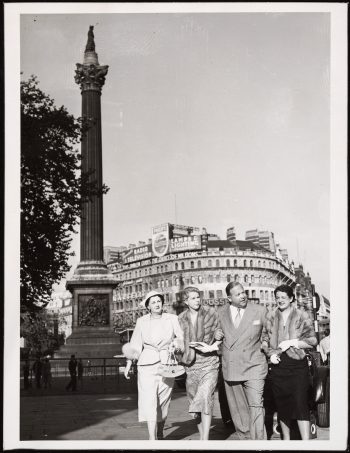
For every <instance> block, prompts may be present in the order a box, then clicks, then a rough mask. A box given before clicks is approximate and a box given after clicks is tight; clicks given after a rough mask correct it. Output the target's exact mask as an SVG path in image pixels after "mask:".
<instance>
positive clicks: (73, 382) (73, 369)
mask: <svg viewBox="0 0 350 453" xmlns="http://www.w3.org/2000/svg"><path fill="white" fill-rule="evenodd" d="M77 365H78V362H77V360H76V358H75V355H74V354H72V355H71V356H70V361H69V363H68V369H69V374H70V381H69V383H68V385H67V387H66V390H69V389H70V388H71V389H72V392H75V391H76V390H77Z"/></svg>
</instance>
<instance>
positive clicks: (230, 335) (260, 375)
mask: <svg viewBox="0 0 350 453" xmlns="http://www.w3.org/2000/svg"><path fill="white" fill-rule="evenodd" d="M265 313H266V308H265V307H263V306H261V305H256V304H253V303H251V302H248V304H247V306H246V308H245V310H244V314H243V316H242V319H241V322H240V324H239V326H238V328H235V327H234V325H233V319H232V315H231V310H230V304H229V303H227V304H226V305H224V306H222V307H220V308H219V309H218V318H219V324H220V328H221V329H222V331H223V332H224V338H223V342H222V372H223V376H224V379H225V380H226V381H246V380H251V379H265V377H266V374H267V360H266V356H265V354H264V352H263V351H262V350H261V336H262V331H263V329H264V327H265V323H266V318H265Z"/></svg>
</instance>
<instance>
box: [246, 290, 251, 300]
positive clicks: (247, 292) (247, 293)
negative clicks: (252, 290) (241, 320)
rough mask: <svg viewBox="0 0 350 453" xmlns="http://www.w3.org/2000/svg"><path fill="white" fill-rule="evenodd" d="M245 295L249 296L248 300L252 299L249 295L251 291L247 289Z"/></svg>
mask: <svg viewBox="0 0 350 453" xmlns="http://www.w3.org/2000/svg"><path fill="white" fill-rule="evenodd" d="M245 293H246V295H247V297H248V299H250V295H249V289H246V290H245Z"/></svg>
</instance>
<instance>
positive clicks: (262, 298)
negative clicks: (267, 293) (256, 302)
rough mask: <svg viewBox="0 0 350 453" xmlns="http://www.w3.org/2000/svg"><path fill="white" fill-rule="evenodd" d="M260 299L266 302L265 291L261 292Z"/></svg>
mask: <svg viewBox="0 0 350 453" xmlns="http://www.w3.org/2000/svg"><path fill="white" fill-rule="evenodd" d="M260 299H261V300H264V291H262V290H261V291H260Z"/></svg>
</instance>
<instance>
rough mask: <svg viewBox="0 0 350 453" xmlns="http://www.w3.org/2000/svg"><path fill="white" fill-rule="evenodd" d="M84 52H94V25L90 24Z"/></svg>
mask: <svg viewBox="0 0 350 453" xmlns="http://www.w3.org/2000/svg"><path fill="white" fill-rule="evenodd" d="M85 52H95V40H94V26H93V25H90V28H89V31H88V40H87V43H86V47H85Z"/></svg>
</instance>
